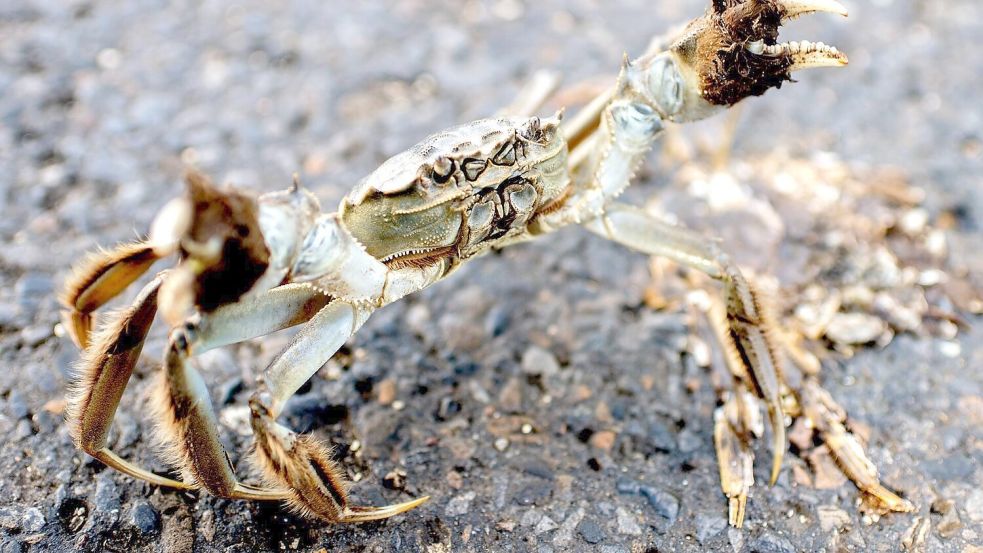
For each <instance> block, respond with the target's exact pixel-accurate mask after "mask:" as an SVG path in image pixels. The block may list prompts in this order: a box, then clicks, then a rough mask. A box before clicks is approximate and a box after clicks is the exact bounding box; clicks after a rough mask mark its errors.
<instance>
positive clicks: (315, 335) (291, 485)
mask: <svg viewBox="0 0 983 553" xmlns="http://www.w3.org/2000/svg"><path fill="white" fill-rule="evenodd" d="M371 312H372V309H371V308H368V307H359V306H355V305H352V304H349V303H345V302H342V301H334V302H332V303H331V304H329V305H328V306H326V307H325V308H324V309H322V310H321V311H320V312H318V314H317V315H316V316H315V317H314V318H313V319H311V321H310V322H309V323H308V324H307V326H305V327H304V328H303V329H302V330H301V331H300V333H298V334H297V336H296V337H295V338H294V340H293V341H292V342H291V343H290V345H289V346H287V348H286V349H285V350H284V351H283V352H282V353H281V354H280V355H279V356H278V357H277V358H276V359H275V360H274V361H273V363H271V364H270V367H269V368H268V369H267V370H266V374H265V377H264V387H265V390H263V391H262V392H260V393H257V394H255V395H254V396H253V397H252V399H250V401H249V406H250V408H251V409H252V425H253V432H254V433H255V435H256V456H257V460H258V461H259V466H260V468H261V469H262V471H263V474H264V476H265V478H266V480H267V482H268V483H270V484H271V485H273V486H278V487H284V488H286V489H287V490H288V491H289V494H290V497H289V499H288V501H289V503H290V505H291V506H292V507H293V508H294V509H295V510H297V511H298V512H301V513H304V514H307V515H314V516H316V517H318V518H321V519H323V520H326V521H329V522H364V521H369V520H378V519H383V518H388V517H391V516H393V515H397V514H399V513H402V512H405V511H408V510H410V509H413V508H414V507H417V506H418V505H420V504H421V503H423V502H424V501H426V500H427V499H429V497H421V498H419V499H415V500H412V501H408V502H406V503H401V504H396V505H389V506H386V507H359V506H354V505H350V504H349V502H348V482H347V478H346V477H345V473H344V470H343V469H342V467H340V466H339V465H338V464H337V463H336V462H334V460H333V459H332V458H331V454H330V450H329V448H328V447H327V446H325V445H324V444H322V443H321V442H319V441H318V440H316V439H315V438H314V437H312V436H309V435H305V436H299V435H297V434H296V433H294V432H293V431H291V430H289V429H288V428H286V427H284V426H282V425H280V424H278V423H277V422H276V418H277V416H278V415H279V414H280V412H281V411H282V409H283V406H284V404H285V403H286V401H287V399H289V398H290V396H292V395H293V394H294V393H295V392H296V391H297V389H298V388H300V386H301V385H302V384H303V383H304V382H306V381H307V380H308V379H309V378H310V377H311V376H312V375H313V374H314V373H315V372H316V371H317V370H318V369H319V368H320V367H321V366H322V365H323V364H324V363H325V362H327V360H328V359H330V358H331V356H332V355H334V354H335V352H336V351H337V350H338V348H340V347H341V346H342V345H343V344H344V343H345V341H346V340H347V339H348V338H349V337H350V336H351V335H352V334H353V333H354V332H355V331H356V330H357V329H358V328H359V327H361V326H362V324H363V323H364V322H365V321H366V319H368V317H369V315H370V314H371Z"/></svg>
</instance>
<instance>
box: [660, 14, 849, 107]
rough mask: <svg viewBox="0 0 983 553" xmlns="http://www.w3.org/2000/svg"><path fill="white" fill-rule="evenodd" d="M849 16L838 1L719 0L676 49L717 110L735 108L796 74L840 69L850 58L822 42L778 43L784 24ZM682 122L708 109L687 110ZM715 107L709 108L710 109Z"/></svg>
mask: <svg viewBox="0 0 983 553" xmlns="http://www.w3.org/2000/svg"><path fill="white" fill-rule="evenodd" d="M819 12H824V13H832V14H837V15H841V16H846V15H847V10H846V8H845V7H844V6H843V5H842V4H840V3H839V2H838V1H837V0H713V7H712V9H711V10H710V11H708V12H707V14H706V15H704V16H703V17H701V18H699V19H696V20H695V21H693V22H692V23H690V25H689V27H687V29H686V30H685V31H684V33H683V35H682V37H681V38H680V39H678V40H677V41H676V42H675V43H674V44H673V45H672V47H671V48H670V53H671V55H672V56H673V57H674V58H675V61H676V62H677V64H678V65H679V69H680V73H681V74H682V75H683V77H684V79H685V80H686V81H687V82H686V85H687V88H689V89H690V90H691V91H692V90H698V91H699V96H700V97H701V98H702V99H703V100H704V101H705V102H707V103H709V104H710V105H711V106H724V107H726V106H731V105H733V104H736V103H737V102H739V101H741V100H743V99H744V98H747V97H748V96H760V95H762V94H764V93H765V92H767V91H768V90H769V89H771V88H780V87H781V86H782V84H783V83H785V82H786V81H790V80H791V79H792V77H791V74H792V73H793V72H795V71H799V70H802V69H810V68H814V67H840V66H844V65H846V64H847V63H848V61H847V57H846V55H844V54H843V53H842V52H840V51H839V50H837V49H836V48H835V47H832V46H827V45H825V44H823V43H822V42H816V43H813V42H809V41H801V42H786V43H779V42H778V34H779V30H780V28H781V26H782V25H783V24H784V23H785V22H787V21H789V20H791V19H795V18H797V17H800V16H802V15H807V14H811V13H819ZM687 107H688V108H690V109H689V111H690V113H683V114H682V117H681V119H684V120H685V119H692V118H699V117H702V116H704V115H705V113H707V112H708V111H711V110H708V109H706V108H702V109H701V108H699V107H698V106H687ZM708 107H709V106H708Z"/></svg>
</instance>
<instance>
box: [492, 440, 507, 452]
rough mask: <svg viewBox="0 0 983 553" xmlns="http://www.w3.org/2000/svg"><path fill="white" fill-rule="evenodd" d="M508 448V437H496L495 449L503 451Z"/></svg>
mask: <svg viewBox="0 0 983 553" xmlns="http://www.w3.org/2000/svg"><path fill="white" fill-rule="evenodd" d="M508 448H509V440H508V438H498V439H496V440H495V449H497V450H499V451H505V450H506V449H508Z"/></svg>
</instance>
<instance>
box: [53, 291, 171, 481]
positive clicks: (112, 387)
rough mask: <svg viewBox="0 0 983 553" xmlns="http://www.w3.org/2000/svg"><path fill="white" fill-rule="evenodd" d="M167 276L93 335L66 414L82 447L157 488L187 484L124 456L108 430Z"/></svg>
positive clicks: (77, 441)
mask: <svg viewBox="0 0 983 553" xmlns="http://www.w3.org/2000/svg"><path fill="white" fill-rule="evenodd" d="M166 275H167V273H166V272H162V273H160V274H159V275H157V277H156V278H154V279H153V280H152V281H151V282H150V283H148V284H147V285H146V286H144V288H143V289H142V290H141V291H140V293H139V294H138V295H137V298H136V300H134V302H133V304H132V305H131V306H130V307H129V308H127V309H125V310H123V311H121V312H119V313H117V314H115V315H113V316H112V319H111V320H110V321H108V322H107V323H106V325H105V326H104V327H103V328H102V330H100V331H99V332H98V333H97V334H96V335H95V337H94V342H93V344H91V346H90V347H88V348H86V349H85V351H84V352H83V354H82V358H81V359H80V360H79V363H78V365H77V370H78V376H77V379H76V382H74V383H73V385H72V389H71V392H70V393H69V396H68V409H67V415H66V418H67V420H68V426H69V428H70V429H71V433H72V436H73V437H74V438H75V443H76V445H77V446H78V447H79V449H81V450H82V451H85V452H86V453H88V454H89V455H91V456H92V457H95V458H96V459H99V460H100V461H102V462H103V463H105V464H106V465H108V466H110V467H113V468H115V469H117V470H119V471H120V472H123V473H124V474H129V475H130V476H133V477H134V478H139V479H141V480H146V481H147V482H150V483H151V484H156V485H158V486H170V487H175V488H188V487H189V486H188V485H187V484H184V483H182V482H178V481H176V480H172V479H170V478H165V477H163V476H159V475H157V474H154V473H152V472H149V471H147V470H145V469H142V468H140V467H138V466H136V465H133V464H132V463H130V462H128V461H126V460H124V459H122V458H120V457H119V456H118V455H116V453H114V452H113V451H112V450H110V449H109V448H108V447H107V443H106V442H107V439H108V437H109V428H110V426H111V425H112V422H113V418H114V417H115V416H116V409H117V407H119V401H120V398H121V397H123V390H124V389H126V383H127V382H128V381H129V380H130V375H131V374H133V367H134V365H136V362H137V359H139V357H140V352H141V351H142V350H143V342H144V340H145V339H146V337H147V332H148V331H149V330H150V326H151V324H152V323H153V321H154V316H155V315H156V314H157V292H158V290H159V289H160V285H161V283H162V282H163V280H164V277H165V276H166Z"/></svg>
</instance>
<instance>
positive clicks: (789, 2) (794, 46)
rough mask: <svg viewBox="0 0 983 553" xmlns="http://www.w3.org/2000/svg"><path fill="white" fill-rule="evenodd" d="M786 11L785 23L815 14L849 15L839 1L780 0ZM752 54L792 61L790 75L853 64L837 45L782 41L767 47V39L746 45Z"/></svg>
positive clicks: (784, 12)
mask: <svg viewBox="0 0 983 553" xmlns="http://www.w3.org/2000/svg"><path fill="white" fill-rule="evenodd" d="M775 3H776V4H778V6H779V7H780V9H781V10H782V23H785V22H787V21H789V20H792V19H796V18H798V17H799V16H802V15H806V14H811V13H819V12H823V13H832V14H838V15H842V16H843V17H847V16H848V15H849V12H848V11H847V9H846V7H845V6H843V4H840V3H839V2H837V1H836V0H777V1H776V2H775ZM744 47H745V48H746V49H747V51H748V52H750V53H752V54H756V55H760V56H766V57H770V58H785V59H787V60H788V61H789V62H790V64H791V65H790V66H789V68H788V71H789V72H793V71H800V70H802V69H811V68H814V67H842V66H844V65H847V64H848V63H849V60H848V59H847V56H846V54H844V53H843V52H840V51H839V50H837V49H836V47H835V46H828V45H826V44H823V43H822V42H809V41H807V40H803V41H800V42H795V41H793V42H782V43H779V44H765V41H764V40H763V39H759V40H756V41H753V42H749V43H747V44H745V46H744Z"/></svg>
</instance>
